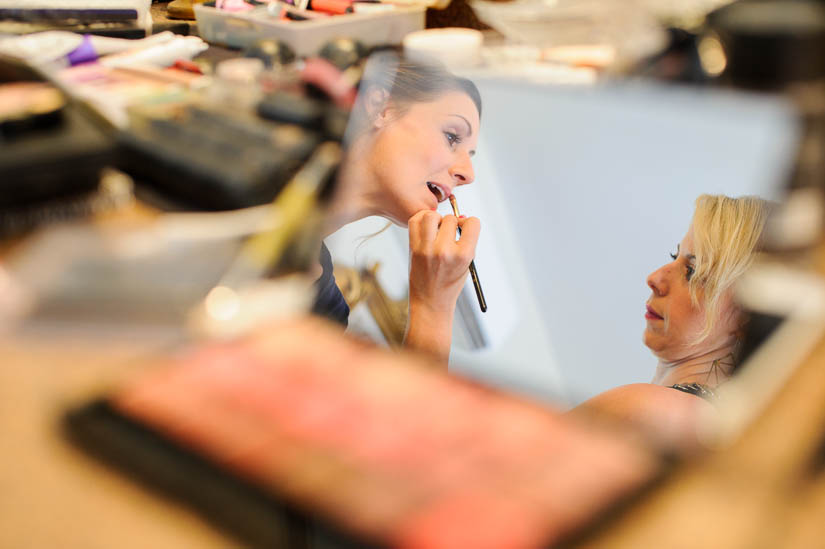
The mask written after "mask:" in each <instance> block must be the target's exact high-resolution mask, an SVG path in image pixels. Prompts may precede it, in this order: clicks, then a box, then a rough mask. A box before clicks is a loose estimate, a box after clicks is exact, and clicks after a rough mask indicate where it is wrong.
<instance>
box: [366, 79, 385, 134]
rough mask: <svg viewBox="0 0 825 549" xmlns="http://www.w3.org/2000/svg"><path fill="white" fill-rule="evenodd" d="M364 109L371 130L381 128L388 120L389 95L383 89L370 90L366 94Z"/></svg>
mask: <svg viewBox="0 0 825 549" xmlns="http://www.w3.org/2000/svg"><path fill="white" fill-rule="evenodd" d="M366 94H367V95H366V98H365V101H364V107H365V109H366V112H367V116H368V117H369V120H370V126H372V127H373V128H376V129H378V128H383V127H384V126H386V125H387V122H389V120H390V114H391V113H390V105H389V98H390V95H389V94H388V93H387V90H385V89H383V88H370V89H368V90H367V92H366Z"/></svg>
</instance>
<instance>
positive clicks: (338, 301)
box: [312, 243, 349, 326]
mask: <svg viewBox="0 0 825 549" xmlns="http://www.w3.org/2000/svg"><path fill="white" fill-rule="evenodd" d="M320 260H321V267H322V268H323V269H324V272H323V273H322V274H321V278H319V279H318V280H316V281H315V289H316V291H317V294H316V297H315V303H314V304H313V306H312V312H313V313H314V314H317V315H319V316H323V317H326V318H328V319H330V320H333V321H335V322H338V323H339V324H343V325H344V326H346V325H347V323H348V321H349V305H347V302H346V300H344V294H342V293H341V290H339V289H338V285H337V284H335V275H334V274H333V272H332V256H331V255H330V254H329V249H327V246H326V244H324V243H321V257H320Z"/></svg>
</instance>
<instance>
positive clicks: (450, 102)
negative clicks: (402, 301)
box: [316, 54, 481, 365]
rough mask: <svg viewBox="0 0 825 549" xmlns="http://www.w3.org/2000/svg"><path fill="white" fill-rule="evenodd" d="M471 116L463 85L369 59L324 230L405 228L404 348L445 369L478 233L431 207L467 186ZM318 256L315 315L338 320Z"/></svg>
mask: <svg viewBox="0 0 825 549" xmlns="http://www.w3.org/2000/svg"><path fill="white" fill-rule="evenodd" d="M480 117H481V97H480V95H479V93H478V89H477V88H476V86H475V85H474V84H473V83H472V82H471V81H469V80H466V79H464V78H458V77H456V76H454V75H452V74H450V73H449V72H448V71H447V70H446V69H445V68H443V67H442V66H439V65H437V64H429V63H427V64H425V63H420V62H411V61H409V60H404V59H401V58H399V57H398V56H396V55H394V54H386V55H384V56H382V57H381V58H380V60H376V59H375V58H373V59H371V60H370V62H369V64H368V66H367V68H366V71H365V74H364V78H363V80H362V84H361V87H360V92H359V98H358V101H357V102H356V105H355V107H354V108H353V112H352V114H351V117H350V125H349V128H348V130H347V147H348V153H347V160H346V162H345V163H344V165H343V166H342V168H341V170H340V176H339V193H340V194H339V196H338V198H337V199H336V202H335V204H336V206H335V207H334V211H333V212H332V215H331V216H330V217H331V219H332V221H331V223H330V226H329V227H328V229H327V234H331V233H333V232H335V231H336V230H338V229H339V228H341V227H343V226H344V225H346V224H347V223H351V222H353V221H356V220H359V219H362V218H364V217H368V216H374V215H378V216H382V217H384V218H386V219H388V220H389V221H391V222H393V223H395V224H397V225H400V226H404V227H408V228H409V243H410V275H409V276H410V278H409V280H410V283H409V289H410V291H409V311H410V312H409V319H408V322H407V330H406V336H405V345H406V346H407V347H408V348H412V349H416V350H420V351H424V352H427V353H429V354H431V355H433V356H435V357H436V358H437V359H439V360H440V361H442V362H443V363H444V364H445V365H446V362H447V359H448V357H449V352H450V343H451V338H452V323H453V315H454V312H455V307H456V301H457V299H458V295H459V293H460V292H461V289H462V287H463V286H464V282H465V280H466V277H467V273H468V266H469V264H470V262H471V261H472V259H473V257H474V255H475V247H476V243H477V241H478V236H479V231H480V229H481V226H480V223H479V220H478V219H476V218H474V217H467V218H464V217H463V216H462V217H461V218H460V219H459V218H456V217H455V216H453V215H446V216H441V215H440V214H439V213H437V212H436V208H437V206H438V204H439V202H443V201H445V200H447V199H448V198H449V197H450V195H451V194H452V192H453V190H454V189H455V188H456V187H458V186H460V185H468V184H470V183H472V182H473V178H474V174H473V166H472V162H471V158H472V156H473V154H475V148H476V142H477V140H478V132H479V123H480ZM459 227H460V228H461V229H462V232H461V236H460V238H459V239H458V240H456V232H457V230H458V228H459ZM322 254H325V260H323V261H322V266H323V267H324V275H323V276H322V279H321V281H320V282H319V286H320V295H319V303H318V305H317V306H316V312H328V313H330V312H331V313H333V314H334V315H336V318H337V319H338V320H340V321H343V322H346V316H347V315H348V314H349V309H348V308H347V307H346V303H344V301H343V297H342V296H341V294H340V292H339V291H338V290H337V288H336V287H335V285H334V279H332V280H331V281H330V280H327V281H326V282H324V277H328V278H329V279H331V271H332V264H331V260H330V258H329V252H328V251H326V248H324V250H323V251H322ZM328 316H329V315H328Z"/></svg>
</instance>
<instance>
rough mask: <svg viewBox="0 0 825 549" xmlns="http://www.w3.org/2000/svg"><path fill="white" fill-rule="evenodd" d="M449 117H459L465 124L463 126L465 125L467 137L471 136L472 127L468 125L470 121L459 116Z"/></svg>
mask: <svg viewBox="0 0 825 549" xmlns="http://www.w3.org/2000/svg"><path fill="white" fill-rule="evenodd" d="M450 116H457V117H459V118H460V119H462V120H463V121H464V123H465V124H467V135H468V136H469V135H473V127H472V126H471V125H470V121H469V120H467V119H466V118H464V117H463V116H461V115H460V114H451V115H450Z"/></svg>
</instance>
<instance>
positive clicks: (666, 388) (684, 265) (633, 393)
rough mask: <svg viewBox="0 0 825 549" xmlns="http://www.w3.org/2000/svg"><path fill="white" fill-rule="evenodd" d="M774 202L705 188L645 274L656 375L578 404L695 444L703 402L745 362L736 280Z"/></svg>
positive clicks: (647, 336) (672, 440) (669, 439)
mask: <svg viewBox="0 0 825 549" xmlns="http://www.w3.org/2000/svg"><path fill="white" fill-rule="evenodd" d="M768 210H769V203H768V202H766V201H764V200H762V199H760V198H756V197H740V198H729V197H726V196H711V195H702V196H700V197H699V198H698V199H697V200H696V209H695V212H694V215H693V221H692V222H691V224H690V227H689V228H688V231H687V234H686V235H685V237H684V238H683V239H682V241H681V243H679V244H678V245H677V247H676V252H675V253H672V254H671V256H670V257H671V259H672V261H670V262H668V263H666V264H665V265H663V266H662V267H660V268H659V269H657V270H656V271H654V272H653V273H651V274H650V275H649V276H648V277H647V285H648V286H649V287H650V290H651V294H650V298H649V299H648V300H647V303H646V308H645V319H646V320H647V325H646V327H645V331H644V343H645V345H646V346H647V347H648V348H650V350H651V351H652V352H653V354H654V355H656V357H657V358H658V359H659V363H658V366H657V367H656V373H655V375H654V377H653V380H652V381H651V383H637V384H632V385H624V386H622V387H618V388H615V389H611V390H609V391H606V392H604V393H602V394H600V395H597V396H595V397H594V398H592V399H590V400H588V401H586V402H585V403H584V404H582V405H581V406H579V407H578V408H577V409H575V410H574V413H577V412H587V411H597V412H607V413H609V414H611V415H614V416H618V417H619V418H622V419H625V420H629V421H631V422H634V423H636V424H638V425H641V426H642V427H643V428H645V429H647V430H648V431H649V432H650V433H651V434H652V435H653V436H655V437H657V438H658V439H659V440H662V441H664V442H666V443H668V444H672V445H674V446H676V447H691V446H693V445H694V444H696V442H697V441H696V431H695V422H696V419H697V416H698V413H699V408H702V407H712V405H713V401H714V399H715V398H716V392H715V391H716V389H717V387H719V386H720V385H721V384H723V383H724V382H725V381H727V380H728V379H730V377H731V375H733V373H734V372H735V370H736V368H737V366H738V365H739V349H740V342H741V338H742V333H743V327H744V325H745V322H746V321H747V319H746V317H745V315H744V314H743V312H742V311H741V310H739V309H738V308H737V306H736V304H735V303H734V301H733V286H734V284H735V283H736V281H737V280H738V279H739V278H740V277H741V276H742V274H743V273H744V272H745V271H746V270H747V269H748V267H749V266H750V265H751V263H753V260H754V258H755V256H756V253H757V251H758V249H759V246H760V242H761V238H762V232H763V228H764V226H765V220H766V218H767V214H768Z"/></svg>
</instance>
